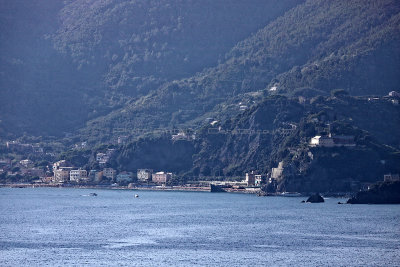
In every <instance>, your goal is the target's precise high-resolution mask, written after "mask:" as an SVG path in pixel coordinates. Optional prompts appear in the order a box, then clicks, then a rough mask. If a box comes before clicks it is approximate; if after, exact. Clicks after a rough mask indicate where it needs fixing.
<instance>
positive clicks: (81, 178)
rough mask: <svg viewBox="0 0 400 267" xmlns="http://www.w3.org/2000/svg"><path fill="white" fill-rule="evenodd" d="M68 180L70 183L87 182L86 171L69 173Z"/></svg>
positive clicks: (79, 170)
mask: <svg viewBox="0 0 400 267" xmlns="http://www.w3.org/2000/svg"><path fill="white" fill-rule="evenodd" d="M69 180H70V181H71V182H76V183H81V182H87V181H88V174H87V171H86V170H82V169H78V170H71V171H70V172H69Z"/></svg>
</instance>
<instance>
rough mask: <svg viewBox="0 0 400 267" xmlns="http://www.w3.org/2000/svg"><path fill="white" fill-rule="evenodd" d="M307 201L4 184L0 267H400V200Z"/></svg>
mask: <svg viewBox="0 0 400 267" xmlns="http://www.w3.org/2000/svg"><path fill="white" fill-rule="evenodd" d="M92 192H93V193H97V194H98V196H90V193H92ZM135 194H139V197H138V198H135V197H134V195H135ZM304 199H305V198H301V197H300V198H298V197H295V198H286V197H257V196H255V195H246V194H229V193H205V192H158V191H132V190H94V189H72V188H70V189H66V188H15V189H12V188H0V265H1V266H60V265H63V266H70V265H75V266H82V265H89V266H191V265H197V266H400V205H338V204H337V202H338V201H342V202H343V201H345V200H343V199H334V198H332V199H326V202H325V203H321V204H305V203H301V200H304Z"/></svg>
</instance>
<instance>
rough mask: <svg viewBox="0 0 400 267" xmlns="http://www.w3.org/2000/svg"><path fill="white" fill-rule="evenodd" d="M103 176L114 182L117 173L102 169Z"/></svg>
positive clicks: (110, 169)
mask: <svg viewBox="0 0 400 267" xmlns="http://www.w3.org/2000/svg"><path fill="white" fill-rule="evenodd" d="M103 176H104V177H107V178H110V179H112V180H114V179H115V177H116V176H117V171H116V170H114V169H113V168H104V169H103Z"/></svg>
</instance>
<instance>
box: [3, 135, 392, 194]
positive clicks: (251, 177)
mask: <svg viewBox="0 0 400 267" xmlns="http://www.w3.org/2000/svg"><path fill="white" fill-rule="evenodd" d="M173 138H176V137H175V136H174V137H173ZM337 146H340V147H354V146H356V144H355V142H354V136H345V135H336V136H332V135H331V134H328V135H326V136H319V135H318V136H314V137H313V138H311V140H310V142H309V147H337ZM7 148H9V149H14V150H15V149H19V150H21V149H22V150H24V149H29V150H31V151H35V152H36V153H43V149H42V148H40V147H36V146H32V145H27V144H19V143H18V142H15V141H13V142H7ZM113 153H115V149H107V151H105V152H104V153H97V154H96V161H97V162H98V166H100V167H101V169H91V170H86V169H82V168H80V167H74V166H71V164H70V163H69V162H67V161H66V160H60V161H57V162H54V163H53V164H52V169H51V170H48V171H45V170H44V169H43V168H38V167H34V162H33V161H31V160H29V159H24V160H21V161H20V162H19V163H18V164H17V166H13V164H12V162H11V159H0V174H2V173H4V172H6V173H8V174H9V175H15V173H18V174H19V175H21V176H23V175H26V176H31V177H36V178H37V179H35V180H33V181H31V182H30V184H31V185H34V186H80V187H87V186H96V187H101V186H104V187H110V186H111V187H122V188H126V187H127V188H154V189H160V190H163V189H164V190H165V189H174V188H175V189H178V190H179V189H184V190H196V191H210V190H211V191H212V190H213V188H214V189H215V188H216V190H218V188H224V191H228V192H244V193H257V192H258V191H259V190H260V188H261V186H263V185H272V186H273V187H276V185H277V184H278V182H279V180H280V179H281V178H282V175H283V174H284V173H285V166H284V162H279V164H278V166H276V167H275V168H272V169H271V171H270V172H269V173H268V174H266V175H263V174H260V173H258V172H257V171H250V172H248V173H246V174H245V176H244V177H243V179H242V180H241V181H237V179H236V181H213V180H211V181H210V180H205V181H193V182H189V183H188V184H186V185H184V186H170V182H171V180H173V178H174V174H173V173H171V172H168V171H154V170H152V169H138V170H137V172H136V173H133V172H128V171H121V172H117V170H115V169H113V168H109V167H106V166H107V163H108V162H109V160H110V158H111V156H112V155H113ZM309 157H310V158H312V157H313V155H312V153H311V152H309ZM16 169H18V171H15V170H16ZM383 179H384V180H385V181H395V180H400V178H399V174H386V175H385V176H384V177H383ZM239 180H240V179H239ZM16 186H18V185H16Z"/></svg>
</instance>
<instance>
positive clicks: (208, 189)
mask: <svg viewBox="0 0 400 267" xmlns="http://www.w3.org/2000/svg"><path fill="white" fill-rule="evenodd" d="M41 187H44V188H47V187H48V188H75V189H107V190H132V191H181V192H210V193H211V187H206V186H199V187H196V186H190V187H189V186H145V187H129V186H112V185H60V184H0V188H41ZM260 192H262V191H261V190H246V189H234V188H224V192H213V193H235V194H253V195H257V196H265V197H268V196H279V197H307V196H309V195H311V194H312V193H308V192H302V193H299V195H298V196H284V195H282V193H281V192H278V193H268V194H263V193H261V194H260ZM321 195H323V197H325V198H349V197H351V196H353V195H354V193H353V192H325V193H321Z"/></svg>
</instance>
